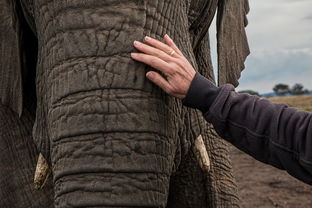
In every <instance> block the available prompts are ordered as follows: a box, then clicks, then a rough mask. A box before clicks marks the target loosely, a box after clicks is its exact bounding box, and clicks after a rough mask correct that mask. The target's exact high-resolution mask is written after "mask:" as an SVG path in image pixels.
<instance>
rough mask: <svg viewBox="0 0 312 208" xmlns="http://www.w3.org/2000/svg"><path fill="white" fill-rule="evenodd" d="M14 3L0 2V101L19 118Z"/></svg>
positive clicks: (20, 100)
mask: <svg viewBox="0 0 312 208" xmlns="http://www.w3.org/2000/svg"><path fill="white" fill-rule="evenodd" d="M16 6H17V5H16V4H15V3H14V1H7V0H0V8H1V12H0V99H1V103H2V104H3V105H5V106H8V107H10V108H11V109H12V110H13V111H15V112H16V113H18V114H19V115H20V116H21V114H22V109H23V92H22V60H21V59H22V57H21V40H20V37H21V31H20V21H19V18H18V17H17V13H16Z"/></svg>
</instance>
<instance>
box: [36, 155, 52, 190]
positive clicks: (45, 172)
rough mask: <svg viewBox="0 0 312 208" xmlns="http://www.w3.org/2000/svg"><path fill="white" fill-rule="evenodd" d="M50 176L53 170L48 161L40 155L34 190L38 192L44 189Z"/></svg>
mask: <svg viewBox="0 0 312 208" xmlns="http://www.w3.org/2000/svg"><path fill="white" fill-rule="evenodd" d="M50 174H51V169H50V167H49V165H48V163H47V161H46V159H45V158H44V157H43V155H42V154H41V153H40V154H39V157H38V162H37V166H36V171H35V177H34V188H35V189H36V190H39V189H42V188H43V187H44V185H45V184H46V182H47V180H48V178H49V176H50Z"/></svg>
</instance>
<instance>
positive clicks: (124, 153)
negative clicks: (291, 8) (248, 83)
mask: <svg viewBox="0 0 312 208" xmlns="http://www.w3.org/2000/svg"><path fill="white" fill-rule="evenodd" d="M15 1H16V2H15ZM15 1H7V0H0V8H3V13H2V14H0V20H1V25H0V29H1V33H0V41H1V42H0V43H1V44H2V45H1V47H0V48H1V51H0V63H1V64H0V65H1V66H0V73H1V75H2V76H0V90H1V91H0V95H1V102H2V104H1V106H0V113H1V117H0V126H1V130H0V144H1V148H2V151H1V152H0V158H1V160H0V162H1V164H0V167H1V169H0V170H1V172H0V185H1V191H0V207H54V206H55V207H57V208H61V207H62V208H65V207H66V208H67V207H178V208H184V207H192V208H195V207H196V208H201V207H238V206H239V201H238V197H237V192H236V185H235V182H234V179H233V176H232V173H231V166H230V160H229V158H228V151H227V147H226V144H225V143H224V142H223V141H222V140H221V139H220V138H218V136H217V135H216V133H215V131H214V130H213V129H212V127H211V125H210V124H207V123H206V122H205V121H204V120H203V118H202V116H201V113H200V112H198V111H196V110H192V109H188V108H186V107H183V106H182V105H181V102H180V101H179V100H177V99H175V98H172V97H169V96H167V95H166V94H165V93H163V92H162V91H161V90H160V89H159V88H157V87H156V86H155V85H153V84H152V83H150V82H149V81H148V80H147V79H146V78H145V73H146V71H147V70H149V69H150V68H149V67H148V66H146V65H144V64H142V63H138V62H135V61H133V60H132V59H131V58H130V57H129V53H130V52H132V51H134V48H133V47H132V42H133V41H134V40H142V39H143V37H144V36H145V35H149V36H151V37H154V38H157V39H161V38H162V37H163V35H164V34H166V33H167V34H169V36H171V37H172V39H173V40H174V41H175V43H176V44H177V46H178V47H179V48H180V49H181V51H182V52H183V53H184V55H185V56H186V58H187V59H188V60H189V61H190V62H191V64H192V65H193V66H194V68H195V69H196V70H199V71H200V73H202V74H203V75H205V76H206V77H208V78H210V79H212V80H213V72H212V65H211V60H210V46H209V40H208V33H207V29H208V27H209V26H210V23H211V21H212V19H213V16H214V14H215V11H216V10H218V21H217V22H218V23H217V24H218V27H217V30H218V54H219V62H220V63H219V81H220V83H226V82H230V83H232V84H234V85H236V84H237V79H238V78H239V74H240V71H241V70H242V69H243V62H244V60H245V58H246V56H247V55H248V52H249V51H248V45H247V41H246V37H245V31H244V26H245V25H246V23H247V22H246V20H245V15H246V13H247V11H248V4H247V3H248V2H247V1H246V0H240V1H234V0H219V1H218V0H210V1H209V0H193V1H191V0H158V1H145V0H132V1H131V0H120V1H116V0H106V1H98V0H88V1H84V0H67V1H63V0H36V1H32V0H28V1H21V2H22V3H20V2H19V1H18V0H15ZM12 2H13V3H12ZM35 73H36V75H35ZM35 77H36V82H35V81H34V78H35ZM34 88H36V90H35V89H34ZM35 91H36V93H35ZM33 122H34V123H33ZM31 132H32V134H31ZM200 134H201V135H202V136H203V139H204V141H205V145H206V148H207V150H208V154H209V156H210V160H211V162H212V167H211V170H210V172H204V171H202V170H201V169H200V167H199V165H198V163H197V161H196V160H195V157H194V155H193V152H192V151H191V148H192V145H193V141H194V139H195V138H196V137H197V136H199V135H200ZM32 136H33V138H32ZM39 152H41V153H42V154H43V155H44V156H45V158H46V159H47V160H48V161H49V163H50V166H51V167H52V170H53V171H52V172H53V178H51V180H50V181H49V182H48V184H47V185H46V186H45V188H44V189H43V190H40V191H34V190H33V188H32V182H31V181H32V177H33V173H34V169H35V165H36V159H37V157H38V154H39ZM52 187H53V190H52ZM53 192H54V197H53Z"/></svg>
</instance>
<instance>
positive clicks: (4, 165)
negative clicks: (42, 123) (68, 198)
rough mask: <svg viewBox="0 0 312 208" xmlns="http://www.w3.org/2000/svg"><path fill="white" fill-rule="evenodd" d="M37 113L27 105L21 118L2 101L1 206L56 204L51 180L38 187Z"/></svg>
mask: <svg viewBox="0 0 312 208" xmlns="http://www.w3.org/2000/svg"><path fill="white" fill-rule="evenodd" d="M33 123H34V117H33V115H31V114H30V112H29V111H28V110H27V109H26V108H24V110H23V114H22V116H21V118H19V116H18V114H17V113H15V112H13V111H12V110H11V109H9V108H8V107H5V106H3V105H0V149H1V151H0V207H1V208H32V207H47V208H52V207H54V205H53V204H54V203H53V195H54V194H53V187H52V183H51V180H49V182H48V183H47V184H46V186H45V188H44V189H42V190H40V191H37V190H35V189H34V183H33V181H34V173H35V166H36V163H37V158H38V155H39V154H38V151H37V150H36V146H35V144H34V142H33V139H32V128H33Z"/></svg>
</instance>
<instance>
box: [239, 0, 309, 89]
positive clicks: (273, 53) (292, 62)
mask: <svg viewBox="0 0 312 208" xmlns="http://www.w3.org/2000/svg"><path fill="white" fill-rule="evenodd" d="M249 3H250V13H249V14H248V20H249V25H248V26H247V36H248V41H249V47H250V50H251V54H250V56H249V57H248V58H247V62H246V69H245V70H244V71H243V72H242V74H241V78H240V80H239V82H240V85H239V87H238V90H246V89H251V90H255V91H258V92H260V93H266V92H271V91H272V88H273V86H274V85H275V84H277V83H285V84H288V85H290V86H292V85H293V84H294V83H301V84H303V85H304V86H305V87H306V88H308V89H311V90H312V0H249Z"/></svg>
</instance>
